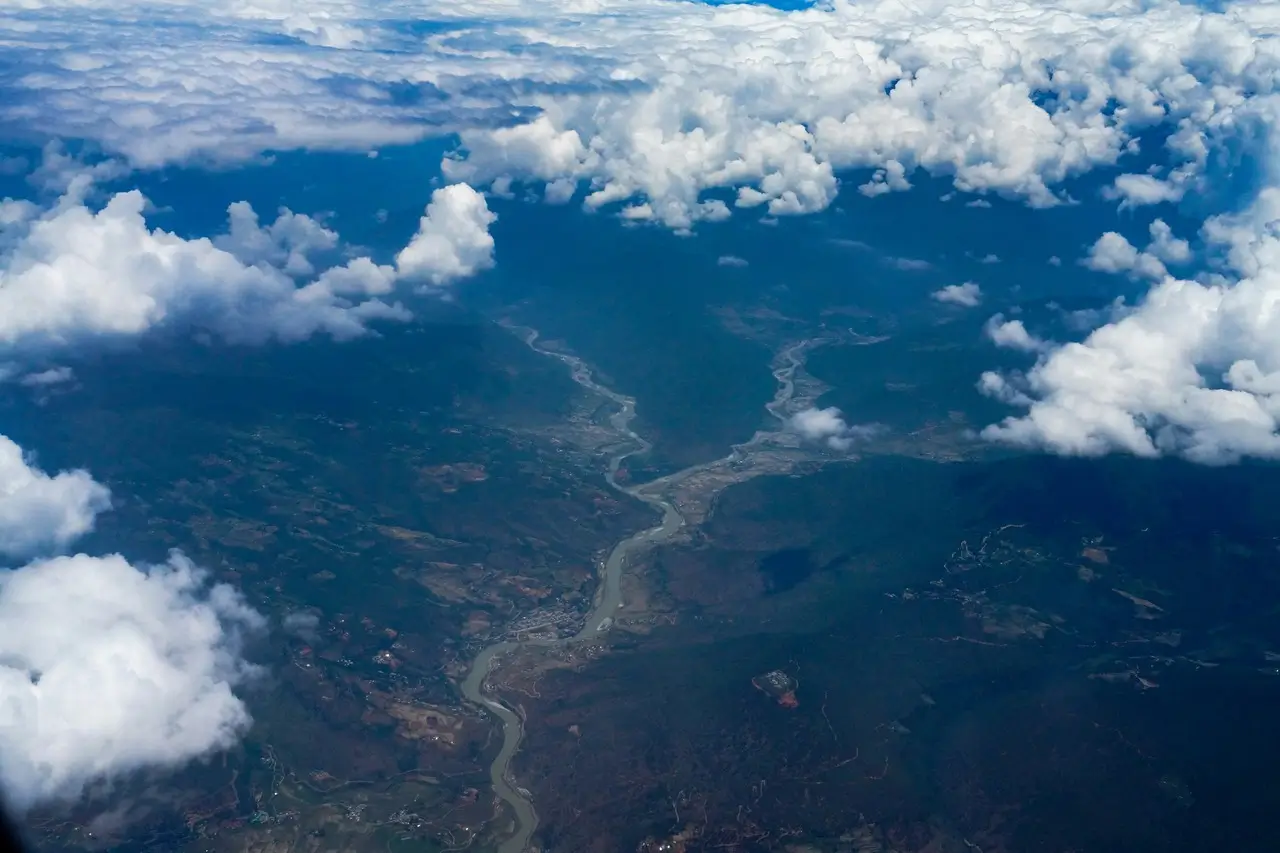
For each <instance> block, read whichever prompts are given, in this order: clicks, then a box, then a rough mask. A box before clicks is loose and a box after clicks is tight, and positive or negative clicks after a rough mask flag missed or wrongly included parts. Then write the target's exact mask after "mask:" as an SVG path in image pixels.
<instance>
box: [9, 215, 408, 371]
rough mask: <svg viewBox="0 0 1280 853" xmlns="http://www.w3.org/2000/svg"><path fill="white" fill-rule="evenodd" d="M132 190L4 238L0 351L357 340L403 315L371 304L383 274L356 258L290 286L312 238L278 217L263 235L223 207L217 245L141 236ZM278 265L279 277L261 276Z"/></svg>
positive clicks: (386, 284)
mask: <svg viewBox="0 0 1280 853" xmlns="http://www.w3.org/2000/svg"><path fill="white" fill-rule="evenodd" d="M146 208H147V201H146V199H145V198H144V197H143V196H142V194H141V193H139V192H137V191H132V192H123V193H118V194H116V195H114V196H113V197H112V198H111V199H110V200H109V201H108V202H107V203H106V205H105V206H103V207H102V208H101V209H99V210H93V209H90V208H89V207H88V206H86V204H85V203H84V202H82V201H80V200H79V199H77V198H75V197H72V196H67V197H64V198H63V199H62V201H61V202H60V203H59V204H57V205H55V206H54V207H52V208H51V209H49V210H47V211H45V212H44V213H43V214H41V215H39V216H38V217H36V218H32V219H29V220H27V221H24V222H20V223H17V224H15V225H13V226H10V227H9V228H7V229H6V232H11V233H5V234H4V237H5V242H6V243H7V251H5V252H4V253H3V254H2V255H0V346H9V347H13V346H23V345H28V344H31V345H44V344H65V343H74V342H75V341H77V340H79V339H82V338H90V337H95V336H125V335H136V334H140V333H143V332H146V331H147V330H149V329H152V328H155V327H159V326H174V325H187V326H192V327H197V328H203V329H207V330H209V331H213V332H215V333H216V334H218V335H220V336H221V337H223V338H225V339H227V340H230V341H237V342H256V341H261V340H266V339H268V338H278V339H280V340H285V341H293V340H300V339H303V338H307V337H309V336H311V335H314V334H316V333H317V332H325V333H328V334H330V335H333V336H334V337H337V338H347V337H352V336H355V335H359V334H361V333H363V332H364V331H365V329H366V323H367V322H368V321H370V320H372V319H377V318H403V317H404V316H405V313H406V312H405V311H404V309H402V308H400V307H398V306H396V305H390V304H387V303H386V302H383V301H382V300H381V299H379V298H378V297H381V296H385V295H387V294H388V293H390V291H391V289H392V285H393V284H394V281H395V273H394V270H392V269H391V268H389V267H381V266H378V265H377V264H374V263H373V262H372V261H370V260H369V259H368V258H357V259H355V260H352V261H349V262H348V263H347V264H345V265H343V266H339V267H334V268H331V269H328V270H326V271H324V272H323V273H321V274H320V275H319V276H317V277H316V278H315V279H314V280H312V281H311V282H309V283H307V284H304V285H299V284H297V283H296V282H295V281H294V279H293V277H292V275H294V274H305V273H307V272H308V271H309V268H308V261H307V258H306V252H307V251H309V250H311V249H314V248H317V247H321V246H325V245H328V239H327V238H324V239H321V235H322V233H323V229H319V227H318V226H317V225H316V224H315V223H314V222H312V221H311V220H309V219H308V218H307V217H305V216H297V215H295V214H292V213H290V212H288V211H284V212H282V213H281V216H280V219H278V220H277V221H276V223H275V224H274V225H272V226H270V227H269V228H268V229H265V230H264V229H260V228H258V226H257V222H256V217H254V216H253V214H252V211H251V210H249V209H248V207H247V205H232V208H231V221H232V228H231V231H230V233H229V234H227V235H224V236H221V237H218V238H216V239H215V240H209V239H206V238H196V239H191V240H188V239H184V238H182V237H179V236H177V235H175V234H171V233H169V232H166V231H162V230H160V229H158V228H157V229H152V228H150V227H148V225H147V222H146V219H145V217H144V214H145V211H146ZM274 262H279V263H280V264H282V267H283V268H282V267H281V266H275V265H273V263H274Z"/></svg>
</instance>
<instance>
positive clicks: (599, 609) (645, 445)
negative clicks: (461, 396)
mask: <svg viewBox="0 0 1280 853" xmlns="http://www.w3.org/2000/svg"><path fill="white" fill-rule="evenodd" d="M512 328H513V331H517V332H523V333H524V341H525V343H526V344H527V345H528V346H529V347H530V348H531V349H533V350H534V351H535V352H537V353H539V354H541V355H545V356H549V357H551V358H556V359H559V360H560V361H562V362H564V363H565V364H566V365H568V367H569V370H570V374H571V376H572V377H573V381H574V382H576V383H578V384H579V385H581V386H582V387H584V388H586V389H587V390H588V391H591V392H592V393H594V394H598V395H599V396H601V397H604V398H606V399H608V400H610V401H612V402H613V403H615V404H617V406H618V410H617V411H616V412H614V413H613V415H612V416H610V418H609V423H610V425H611V426H612V427H613V428H614V430H615V431H616V432H617V433H618V437H619V438H620V439H622V440H624V442H625V447H624V449H623V450H621V451H620V452H618V453H616V454H614V455H613V456H612V457H610V459H609V468H608V471H607V472H606V474H605V478H606V479H607V480H608V482H609V485H610V486H611V487H613V488H614V489H617V490H618V491H620V492H623V493H625V494H627V495H630V496H632V497H634V498H637V499H638V500H641V501H644V502H645V503H647V504H649V505H650V506H652V507H653V508H654V509H656V510H658V511H659V512H661V513H662V523H661V524H659V525H658V526H657V527H651V528H649V529H647V530H642V531H640V532H639V533H635V534H633V535H631V536H628V537H627V538H626V539H623V540H622V541H620V542H618V543H617V544H616V545H614V546H613V550H612V551H610V552H609V557H608V559H607V560H606V561H605V565H604V573H603V576H602V577H601V580H600V586H599V588H598V589H597V591H596V600H595V605H594V607H593V608H592V610H591V613H590V615H588V616H587V620H586V622H585V623H584V624H583V627H582V630H580V631H579V632H578V633H577V634H575V635H574V636H571V637H562V638H560V639H555V640H550V639H529V640H521V641H515V640H506V641H502V642H498V643H494V644H493V645H491V646H487V647H485V648H484V649H483V650H482V651H481V652H480V653H479V654H478V655H476V658H475V660H474V661H473V662H472V664H471V669H470V671H469V673H468V674H467V678H466V680H465V681H464V682H463V683H462V694H463V696H464V697H465V698H466V699H467V701H469V702H472V703H474V704H476V705H480V706H483V707H485V708H488V709H489V710H490V711H492V712H493V713H494V714H496V715H497V717H498V719H500V720H501V721H502V749H501V750H499V752H498V755H497V757H495V758H494V759H493V764H492V765H490V767H489V779H490V781H491V782H492V784H493V790H494V793H495V794H497V796H498V797H499V798H500V799H501V800H502V801H503V802H505V803H506V804H507V805H508V806H509V807H510V808H511V810H512V812H513V813H514V815H515V818H516V831H515V833H514V834H513V835H512V836H511V837H510V838H508V839H506V840H505V841H504V842H502V844H500V845H499V846H498V851H499V853H524V850H525V848H526V847H527V846H528V844H529V840H530V839H531V838H532V837H533V833H534V830H536V829H537V827H538V813H537V812H536V811H535V810H534V807H533V802H532V801H531V798H530V796H529V792H528V791H526V790H525V789H523V788H521V787H520V786H519V785H517V784H516V782H515V780H514V778H513V777H512V775H511V760H512V758H514V757H515V754H516V750H517V749H519V747H520V740H521V738H523V737H524V723H523V721H522V720H521V719H520V716H519V714H517V713H516V712H515V711H514V710H512V709H511V708H510V707H509V706H507V705H505V704H503V703H502V702H501V701H499V700H498V699H497V698H496V697H494V696H492V695H490V694H488V693H486V692H485V689H484V688H485V681H486V679H487V678H488V676H489V673H490V672H491V671H492V669H493V668H494V667H495V666H496V665H497V664H498V662H499V661H500V659H501V658H502V656H503V655H505V654H507V653H509V652H513V651H516V650H517V649H520V648H526V647H531V646H556V645H568V644H572V643H578V642H582V641H585V640H591V639H595V638H598V637H600V636H601V635H603V634H604V633H606V632H607V631H608V630H609V628H610V627H611V626H612V624H613V617H614V614H615V613H616V612H617V610H618V608H619V607H621V606H622V572H623V569H624V568H625V567H626V564H627V559H628V557H629V556H630V555H631V553H632V552H633V551H637V550H644V549H645V548H647V547H649V546H651V545H653V544H655V543H659V542H663V541H665V540H667V539H669V538H670V537H671V536H672V535H674V534H675V533H676V531H678V530H679V529H680V528H681V527H683V526H684V523H685V521H684V517H683V516H681V514H680V512H679V511H678V510H677V509H676V508H675V506H674V505H673V504H672V503H671V502H670V501H669V500H668V499H667V498H666V497H663V496H662V495H661V494H659V495H655V494H652V493H651V492H652V491H653V489H654V487H655V486H658V487H659V489H660V491H661V492H666V491H668V490H669V489H670V488H671V487H672V486H673V485H675V484H676V483H679V482H680V481H681V480H683V479H685V478H686V477H688V476H689V475H691V474H694V473H697V472H699V471H702V470H704V469H706V468H707V467H709V465H708V464H703V465H696V466H693V467H690V468H686V469H684V470H682V471H678V472H676V473H674V474H669V475H667V476H666V477H662V478H660V479H659V480H655V481H653V482H651V483H648V484H644V485H641V486H625V485H622V484H621V483H619V482H618V480H617V473H618V469H619V468H620V467H621V466H622V463H623V462H624V461H625V460H626V459H627V458H628V457H630V456H634V455H636V454H640V453H644V452H646V451H648V450H649V448H650V447H651V445H650V443H649V442H648V441H646V440H645V439H643V438H641V437H640V436H639V435H637V434H636V433H635V432H634V431H633V430H632V429H631V421H632V420H633V419H634V418H635V414H636V401H635V399H634V398H632V397H627V396H625V395H623V394H619V393H617V392H616V391H613V390H611V389H609V388H605V387H604V386H602V385H599V384H597V383H596V382H595V380H594V379H593V378H592V376H591V369H590V368H589V367H587V365H586V364H585V363H584V362H583V361H582V359H580V358H578V357H577V356H573V355H569V354H567V353H561V352H555V351H554V350H549V349H545V348H543V347H540V346H538V344H537V341H538V332H537V330H536V329H527V328H517V327H512ZM808 345H809V344H808V343H806V342H802V343H799V344H792V345H791V346H790V347H788V348H787V349H786V350H784V351H783V352H782V355H781V359H780V360H781V361H782V364H781V365H780V366H779V367H777V368H776V369H775V370H774V371H773V373H774V377H775V378H776V379H777V380H778V383H779V388H778V392H777V394H776V395H775V396H774V398H773V400H772V401H770V403H769V404H768V405H767V406H766V407H765V408H766V409H767V410H768V411H769V413H770V414H771V415H773V416H774V417H775V418H777V419H778V420H779V421H785V419H786V416H787V405H788V403H789V402H790V401H791V397H792V395H793V394H794V393H795V382H794V378H795V372H796V370H797V369H798V368H799V366H800V365H801V363H802V353H803V352H804V350H805V349H806V348H807V347H808ZM770 435H771V433H767V432H757V433H756V434H755V435H754V436H752V438H751V440H750V441H748V442H746V443H744V444H739V445H736V446H735V447H734V448H733V451H732V452H731V453H730V454H729V456H728V457H727V459H728V460H729V461H737V460H740V459H742V458H744V456H745V454H746V453H747V452H749V451H750V450H751V449H752V448H754V447H756V446H758V445H760V444H762V443H763V442H764V441H766V440H767V439H768V437H769V436H770ZM720 461H722V460H717V462H713V463H709V464H710V465H715V464H719V462H720Z"/></svg>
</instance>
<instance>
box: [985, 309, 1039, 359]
mask: <svg viewBox="0 0 1280 853" xmlns="http://www.w3.org/2000/svg"><path fill="white" fill-rule="evenodd" d="M983 331H984V332H985V333H986V335H987V337H988V338H990V339H991V342H992V343H993V344H995V345H996V346H998V347H1004V348H1006V349H1016V350H1022V351H1023V352H1040V351H1041V350H1043V349H1046V348H1048V346H1049V344H1048V343H1046V342H1045V341H1042V340H1041V339H1040V338H1037V337H1036V336H1035V335H1033V334H1031V333H1030V332H1029V331H1027V326H1026V324H1025V323H1023V322H1022V321H1021V320H1006V319H1005V316H1004V315H1003V314H996V315H994V316H993V317H992V318H991V319H990V320H988V321H987V324H986V325H985V326H984V327H983Z"/></svg>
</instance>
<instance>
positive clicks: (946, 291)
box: [930, 281, 982, 308]
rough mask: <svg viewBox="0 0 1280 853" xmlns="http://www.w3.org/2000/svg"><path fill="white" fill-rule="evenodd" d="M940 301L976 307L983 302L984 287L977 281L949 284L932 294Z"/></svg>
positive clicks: (963, 306) (965, 306) (964, 306)
mask: <svg viewBox="0 0 1280 853" xmlns="http://www.w3.org/2000/svg"><path fill="white" fill-rule="evenodd" d="M930 295H931V296H932V298H933V299H935V300H937V301H938V302H945V303H947V304H949V305H959V306H960V307H962V308H976V307H977V306H978V305H979V304H980V303H981V302H982V288H981V287H979V286H978V284H977V283H976V282H972V281H966V282H965V283H963V284H948V285H947V286H946V287H943V288H940V289H938V290H935V291H934V292H933V293H932V294H930Z"/></svg>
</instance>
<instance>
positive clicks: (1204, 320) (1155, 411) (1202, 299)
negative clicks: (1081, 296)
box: [985, 188, 1280, 463]
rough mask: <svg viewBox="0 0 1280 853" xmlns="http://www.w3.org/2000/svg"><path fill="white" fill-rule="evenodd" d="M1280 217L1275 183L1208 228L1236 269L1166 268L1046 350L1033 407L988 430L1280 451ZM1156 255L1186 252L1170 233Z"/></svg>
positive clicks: (1083, 445) (1216, 458)
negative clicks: (1191, 271)
mask: <svg viewBox="0 0 1280 853" xmlns="http://www.w3.org/2000/svg"><path fill="white" fill-rule="evenodd" d="M1277 222H1280V190H1278V189H1275V188H1266V189H1264V190H1263V191H1262V192H1261V193H1260V195H1259V196H1258V198H1257V199H1256V200H1255V201H1254V202H1253V204H1251V205H1250V207H1249V208H1248V209H1247V210H1245V211H1243V212H1242V213H1239V214H1235V215H1230V216H1221V217H1215V218H1213V219H1211V220H1209V222H1207V223H1206V225H1205V227H1204V228H1203V229H1202V235H1201V236H1202V237H1203V239H1204V241H1205V243H1206V244H1207V245H1208V246H1210V247H1212V248H1213V249H1214V250H1215V251H1217V252H1220V253H1222V254H1223V255H1224V256H1225V258H1226V259H1227V264H1228V266H1229V269H1228V270H1227V272H1228V273H1229V274H1226V275H1223V274H1207V275H1203V276H1201V277H1200V278H1199V279H1182V278H1177V277H1174V276H1172V275H1165V276H1164V277H1163V278H1162V279H1160V280H1159V281H1158V283H1156V284H1155V285H1154V286H1153V287H1152V289H1151V290H1150V291H1149V292H1148V293H1147V294H1146V296H1145V298H1144V299H1143V300H1142V301H1141V302H1140V303H1138V304H1137V305H1135V306H1133V307H1132V308H1131V309H1130V310H1127V311H1125V312H1123V313H1122V314H1121V315H1120V316H1119V317H1118V318H1117V319H1114V320H1112V321H1111V322H1109V323H1106V324H1104V325H1102V326H1100V327H1098V328H1097V329H1095V330H1094V331H1093V332H1091V333H1090V334H1089V335H1088V336H1087V337H1086V338H1085V339H1084V340H1083V341H1080V342H1078V343H1069V344H1065V345H1063V346H1060V347H1057V348H1054V349H1052V350H1051V351H1050V352H1048V353H1047V354H1046V355H1042V356H1041V358H1040V359H1039V360H1038V362H1037V364H1036V365H1035V366H1034V367H1033V368H1032V369H1031V370H1030V371H1029V372H1028V374H1027V376H1026V383H1025V384H1026V399H1025V401H1024V403H1025V405H1026V406H1027V407H1028V410H1027V412H1026V414H1024V415H1021V416H1013V417H1010V418H1008V419H1006V420H1005V421H1004V422H1003V423H1001V424H997V425H993V426H991V427H988V428H987V430H986V431H985V435H986V436H987V437H989V438H992V439H995V440H1000V441H1006V442H1010V443H1014V444H1020V445H1024V446H1028V447H1037V448H1044V449H1047V450H1051V451H1054V452H1058V453H1066V454H1078V455H1100V454H1104V453H1109V452H1115V451H1119V452H1127V453H1133V454H1136V455H1139V456H1147V457H1150V456H1158V455H1162V454H1169V455H1180V456H1184V457H1186V458H1189V459H1192V460H1194V461H1197V462H1204V463H1225V462H1233V461H1236V460H1237V459H1239V458H1241V457H1244V456H1251V457H1259V458H1277V457H1280V312H1278V311H1277V310H1276V306H1277V304H1280V230H1278V228H1277V225H1276V223H1277ZM1154 233H1155V232H1154V229H1153V234H1154ZM1163 239H1164V238H1161V237H1158V236H1157V237H1156V238H1155V239H1153V241H1152V243H1153V246H1154V245H1155V244H1160V243H1161V241H1162V240H1163ZM1170 239H1171V238H1170ZM1130 248H1132V247H1130ZM1147 251H1148V252H1150V253H1151V256H1152V257H1153V258H1155V259H1156V260H1158V261H1160V262H1161V263H1163V262H1164V260H1170V261H1173V260H1176V259H1178V258H1181V257H1183V250H1182V249H1181V248H1180V247H1177V246H1175V247H1173V248H1169V245H1168V243H1167V241H1166V242H1165V244H1164V246H1163V248H1159V247H1157V248H1150V249H1148V250H1147ZM1135 252H1136V250H1135ZM1157 255H1158V256H1157ZM1116 257H1120V258H1122V259H1124V260H1123V261H1122V262H1120V263H1117V264H1115V265H1114V266H1115V269H1116V270H1117V271H1121V270H1127V269H1131V268H1132V269H1140V268H1141V265H1142V264H1143V263H1149V262H1144V261H1141V260H1135V254H1134V252H1130V251H1127V250H1126V251H1123V252H1121V253H1118V254H1117V255H1116Z"/></svg>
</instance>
